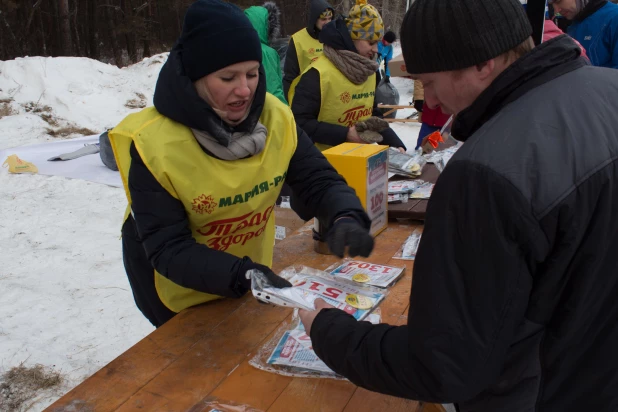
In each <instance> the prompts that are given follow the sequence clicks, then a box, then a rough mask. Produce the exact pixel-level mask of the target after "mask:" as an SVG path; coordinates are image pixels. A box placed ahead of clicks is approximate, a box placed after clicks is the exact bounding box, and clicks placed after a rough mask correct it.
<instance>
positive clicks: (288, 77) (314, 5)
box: [283, 0, 335, 99]
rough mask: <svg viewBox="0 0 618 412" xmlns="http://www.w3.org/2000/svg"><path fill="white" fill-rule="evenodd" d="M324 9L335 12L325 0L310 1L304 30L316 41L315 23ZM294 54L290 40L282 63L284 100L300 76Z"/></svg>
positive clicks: (291, 40)
mask: <svg viewBox="0 0 618 412" xmlns="http://www.w3.org/2000/svg"><path fill="white" fill-rule="evenodd" d="M326 9H331V10H333V13H334V10H335V9H334V8H333V6H331V5H330V4H328V2H327V1H326V0H311V7H310V9H309V17H308V20H307V27H306V30H307V32H308V33H309V35H310V36H311V37H313V38H314V39H316V40H317V39H318V36H319V35H320V31H319V30H318V29H317V28H316V27H315V23H316V22H317V21H318V18H319V17H320V14H322V12H324V11H325V10H326ZM302 30H305V29H302ZM296 53H297V52H296V45H295V44H294V40H293V39H291V38H290V42H289V43H288V48H287V50H286V52H285V61H284V62H283V92H284V93H285V98H286V99H287V98H288V92H289V91H290V86H291V85H292V82H293V81H294V79H296V78H297V77H298V76H300V75H301V73H300V66H299V65H298V55H297V54H296Z"/></svg>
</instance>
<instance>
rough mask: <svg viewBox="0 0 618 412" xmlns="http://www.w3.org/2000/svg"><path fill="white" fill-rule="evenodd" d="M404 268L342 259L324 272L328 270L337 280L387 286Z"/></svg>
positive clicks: (400, 274) (392, 282)
mask: <svg viewBox="0 0 618 412" xmlns="http://www.w3.org/2000/svg"><path fill="white" fill-rule="evenodd" d="M405 269H406V268H405V267H394V266H386V265H377V264H374V263H369V262H363V261H360V260H352V259H344V261H343V262H339V263H335V264H334V265H331V266H330V267H328V268H327V269H326V270H325V272H329V273H330V274H331V275H332V276H333V277H334V278H336V279H337V280H342V281H347V282H354V283H357V284H358V283H361V284H363V285H369V286H375V287H378V288H387V287H389V286H392V285H393V284H394V283H395V282H397V281H398V280H399V279H400V278H401V276H402V275H403V273H404V271H405Z"/></svg>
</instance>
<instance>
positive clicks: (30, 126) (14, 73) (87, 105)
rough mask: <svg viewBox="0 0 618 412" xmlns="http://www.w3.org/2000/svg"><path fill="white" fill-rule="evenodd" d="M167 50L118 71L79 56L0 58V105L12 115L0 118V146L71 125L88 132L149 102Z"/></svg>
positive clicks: (40, 138) (27, 140) (28, 141)
mask: <svg viewBox="0 0 618 412" xmlns="http://www.w3.org/2000/svg"><path fill="white" fill-rule="evenodd" d="M166 58H167V54H159V55H156V56H153V57H149V58H146V59H144V60H143V61H141V62H140V63H137V64H135V65H132V66H129V67H127V68H123V69H119V68H118V67H116V66H112V65H110V64H105V63H101V62H99V61H96V60H91V59H87V58H83V57H55V58H52V57H25V58H17V59H15V60H9V61H0V104H2V105H7V106H8V107H10V110H11V111H12V112H14V113H15V114H14V115H12V116H6V117H3V118H2V119H0V130H1V131H2V138H1V139H2V140H1V141H0V148H7V147H14V146H21V145H24V144H31V143H35V142H36V143H42V142H45V141H51V140H53V139H54V138H53V137H52V136H51V135H50V134H49V132H48V130H47V129H51V130H55V131H59V130H60V129H61V128H64V127H68V126H73V127H75V128H86V129H90V130H92V132H93V133H86V134H94V133H100V132H101V131H103V130H105V129H106V128H111V127H113V126H115V125H116V123H118V122H119V121H120V120H122V118H123V117H124V116H126V114H127V113H128V112H130V111H131V108H133V111H135V110H139V108H140V106H141V107H145V106H146V105H150V104H152V95H153V92H154V86H155V83H156V81H157V76H158V74H159V70H160V69H161V66H162V64H163V63H164V62H165V59H166Z"/></svg>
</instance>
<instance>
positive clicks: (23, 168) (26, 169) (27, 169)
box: [2, 154, 39, 173]
mask: <svg viewBox="0 0 618 412" xmlns="http://www.w3.org/2000/svg"><path fill="white" fill-rule="evenodd" d="M2 167H8V168H9V173H39V169H38V168H37V167H36V166H35V165H34V164H33V163H30V162H26V161H25V160H22V159H20V158H19V157H17V155H16V154H12V155H10V156H9V157H7V158H6V160H5V161H4V163H2Z"/></svg>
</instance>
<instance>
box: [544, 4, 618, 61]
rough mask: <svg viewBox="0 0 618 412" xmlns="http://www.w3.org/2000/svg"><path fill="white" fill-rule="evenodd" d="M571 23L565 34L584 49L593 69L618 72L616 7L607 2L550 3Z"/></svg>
mask: <svg viewBox="0 0 618 412" xmlns="http://www.w3.org/2000/svg"><path fill="white" fill-rule="evenodd" d="M549 4H551V5H552V7H553V8H554V11H555V12H556V13H560V15H561V16H562V17H564V18H565V19H567V20H571V21H572V22H573V23H572V24H571V25H570V26H569V28H568V29H567V33H568V34H569V35H570V36H572V37H573V38H574V39H575V40H577V41H578V42H579V43H581V45H582V46H583V47H584V49H586V52H587V54H588V58H589V59H590V61H591V63H592V64H593V65H595V66H600V67H611V68H613V69H618V5H616V4H613V3H610V2H608V1H606V0H549Z"/></svg>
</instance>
